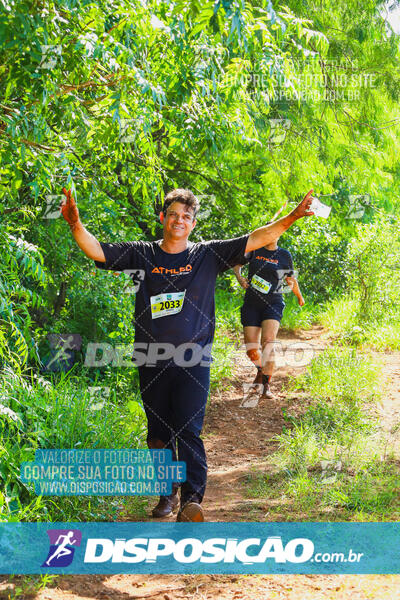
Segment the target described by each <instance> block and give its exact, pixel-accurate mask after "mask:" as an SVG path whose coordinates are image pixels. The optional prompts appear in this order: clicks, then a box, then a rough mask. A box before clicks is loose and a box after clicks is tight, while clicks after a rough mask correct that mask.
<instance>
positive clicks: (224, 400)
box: [0, 327, 400, 600]
mask: <svg viewBox="0 0 400 600" xmlns="http://www.w3.org/2000/svg"><path fill="white" fill-rule="evenodd" d="M280 340H281V342H282V353H281V356H283V357H284V360H283V362H282V358H281V359H280V362H281V364H282V366H280V367H279V368H278V369H277V371H276V374H275V376H274V380H273V385H272V391H273V392H274V393H275V394H276V397H275V399H274V400H272V401H271V400H263V401H260V402H259V404H258V405H257V406H256V407H254V408H244V407H242V406H240V405H241V403H242V399H243V387H242V385H243V383H251V382H252V380H253V378H254V368H253V367H252V366H251V365H250V366H249V362H248V360H247V358H246V355H245V352H244V348H243V347H242V348H241V349H239V350H238V352H237V353H236V355H235V365H236V366H235V371H236V372H235V378H234V381H231V382H229V383H228V384H227V387H226V389H225V390H222V391H220V392H219V393H217V394H214V396H213V398H212V401H211V403H210V405H209V407H208V409H207V414H206V421H205V427H204V436H203V437H204V441H205V445H206V450H207V457H208V464H209V477H208V486H207V491H206V495H205V498H204V508H205V513H206V518H207V521H265V520H269V518H268V506H266V503H265V500H262V499H261V500H260V499H249V498H248V497H246V494H245V485H244V481H245V479H246V476H247V475H248V474H249V473H251V472H253V471H254V470H261V469H262V470H264V471H266V470H268V469H271V466H270V465H269V462H268V457H269V456H270V455H271V453H273V452H274V450H275V449H276V442H275V441H274V436H276V434H278V433H280V432H281V431H282V426H283V425H284V419H283V415H282V409H285V408H287V407H289V406H290V412H291V414H293V413H296V412H297V411H302V410H304V408H303V407H302V400H301V398H300V397H299V396H298V395H297V396H293V397H290V396H288V395H287V394H286V395H285V393H284V392H282V391H281V388H282V385H283V384H284V383H286V382H287V380H288V378H289V376H290V375H296V374H297V375H298V374H299V373H300V372H302V371H303V370H304V367H303V368H301V367H300V368H299V367H295V366H294V365H295V364H299V360H300V359H301V350H300V349H299V347H300V346H301V345H303V346H305V347H306V352H308V353H310V352H311V353H312V354H314V355H315V354H316V353H318V352H320V351H322V350H323V349H324V348H325V347H326V346H327V345H328V344H329V340H328V337H327V335H326V334H325V332H324V331H322V329H321V328H320V327H315V328H313V329H312V330H311V331H307V332H299V333H297V334H296V335H294V334H290V335H287V334H285V333H284V332H282V333H281V334H280ZM296 349H297V355H296V356H297V362H296V360H295V351H296ZM376 356H377V359H378V358H379V359H382V358H383V359H384V361H385V366H384V370H385V375H386V376H387V381H388V393H387V394H386V396H385V399H384V401H383V402H382V406H381V407H378V412H379V414H380V417H381V419H382V426H383V428H384V429H385V431H386V433H387V435H388V438H389V439H390V441H396V440H398V439H399V437H400V373H399V370H398V368H397V367H398V364H399V362H400V353H392V354H390V353H387V354H386V355H384V354H377V355H376ZM278 364H279V363H278ZM153 504H154V499H151V500H150V501H149V509H150V508H151V506H152V505H153ZM148 512H149V511H148ZM125 519H126V520H133V519H132V517H130V518H129V516H128V515H127V516H126V517H125V518H124V520H125ZM134 520H139V519H138V518H137V517H136V519H134ZM144 520H150V519H144ZM165 520H166V521H169V520H172V519H165ZM271 520H272V519H271ZM9 585H10V584H8V583H3V584H1V583H0V598H8V597H9V596H8V594H7V591H6V589H7V587H8V588H9ZM2 594H5V595H2ZM35 598H37V600H48V599H52V600H92V599H101V600H128V599H130V598H132V599H133V598H140V599H144V598H146V599H149V600H177V599H180V598H193V599H194V600H206V599H207V600H216V599H217V598H218V599H222V600H225V599H233V600H241V599H246V600H272V599H279V600H280V599H284V600H294V599H296V600H308V599H312V600H322V599H323V600H330V599H333V600H345V599H346V600H348V599H350V598H352V599H354V600H367V599H372V600H386V599H387V598H391V600H397V599H398V600H400V576H397V575H396V576H395V575H380V576H376V575H361V576H359V575H324V576H322V575H272V576H271V575H261V576H258V575H113V576H100V575H91V576H86V575H74V576H62V577H59V578H58V579H57V582H56V584H55V587H53V586H49V587H46V588H45V589H43V590H41V591H40V592H38V593H37V594H36V596H35Z"/></svg>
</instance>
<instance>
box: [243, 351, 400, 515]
mask: <svg viewBox="0 0 400 600" xmlns="http://www.w3.org/2000/svg"><path fill="white" fill-rule="evenodd" d="M288 388H289V390H290V391H291V392H292V393H293V392H296V391H301V398H302V399H303V402H304V405H305V406H304V407H303V409H301V408H299V407H298V406H297V414H293V415H290V414H288V413H289V409H287V410H286V411H285V412H284V417H285V419H286V424H287V425H286V427H285V428H284V430H283V431H282V433H281V434H280V435H278V436H276V438H275V440H276V441H277V442H278V449H277V451H276V452H275V453H274V454H273V455H272V457H271V459H270V467H269V472H268V473H262V472H258V473H255V474H251V475H249V477H248V478H247V482H246V493H247V494H248V496H250V497H257V498H258V497H261V498H265V499H266V500H267V505H268V507H269V517H268V518H270V519H271V520H318V519H321V520H374V519H376V520H396V519H398V518H399V515H400V496H399V489H400V483H399V479H398V465H397V464H396V459H395V457H394V455H393V453H392V452H391V451H389V452H388V451H387V448H386V444H385V441H384V440H383V439H382V438H381V434H380V431H379V428H378V423H377V421H376V418H375V417H374V416H373V411H372V409H373V407H374V403H375V401H376V400H377V399H379V398H380V397H381V395H382V393H383V385H382V372H381V367H380V365H379V364H376V362H374V361H373V360H372V359H370V358H369V357H368V356H363V355H360V354H357V353H356V351H355V349H354V348H340V347H335V348H331V349H329V350H327V351H326V352H324V353H323V354H322V355H320V356H318V357H317V358H316V359H314V360H313V361H312V363H311V365H310V367H309V369H308V371H307V372H306V373H305V374H303V375H302V376H301V377H299V378H297V379H296V380H295V379H292V380H291V382H290V383H289V385H288ZM292 396H293V394H292ZM299 411H300V414H299Z"/></svg>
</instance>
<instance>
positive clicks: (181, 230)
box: [160, 202, 196, 240]
mask: <svg viewBox="0 0 400 600" xmlns="http://www.w3.org/2000/svg"><path fill="white" fill-rule="evenodd" d="M160 221H161V223H162V224H163V227H164V237H166V236H168V237H169V238H172V239H174V240H182V239H185V238H188V237H189V235H190V232H191V231H192V229H193V228H194V227H195V225H196V220H195V219H194V214H193V210H192V209H191V208H190V207H189V206H186V204H183V203H182V202H173V203H172V204H170V205H169V207H168V208H167V211H166V214H164V213H163V212H161V213H160Z"/></svg>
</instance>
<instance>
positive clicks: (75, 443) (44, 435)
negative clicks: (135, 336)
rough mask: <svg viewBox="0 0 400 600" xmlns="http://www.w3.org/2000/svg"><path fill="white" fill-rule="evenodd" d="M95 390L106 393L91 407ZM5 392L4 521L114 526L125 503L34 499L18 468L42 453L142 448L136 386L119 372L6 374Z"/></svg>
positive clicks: (0, 498) (0, 424)
mask: <svg viewBox="0 0 400 600" xmlns="http://www.w3.org/2000/svg"><path fill="white" fill-rule="evenodd" d="M91 377H94V376H93V375H91ZM92 386H93V387H102V388H109V390H110V393H109V395H108V396H107V397H106V398H104V401H103V402H98V401H97V399H96V400H95V402H94V403H93V396H91V394H90V389H89V388H90V387H92ZM0 388H1V389H2V401H1V404H2V407H3V408H2V411H1V412H0V456H1V467H0V480H1V489H2V491H1V492H0V520H8V521H43V520H49V521H57V520H59V521H73V520H77V521H93V520H114V519H115V518H116V516H117V512H118V507H119V505H120V498H118V497H115V498H114V497H111V498H107V497H103V498H102V497H84V496H77V497H55V496H54V497H41V496H36V495H35V492H34V486H33V484H26V483H23V482H22V481H21V480H20V476H19V475H20V466H21V463H22V462H23V461H32V460H34V456H35V450H36V449H38V448H78V449H79V448H80V449H82V448H96V447H97V448H136V447H144V443H145V418H144V412H143V409H142V408H141V405H140V403H139V402H138V400H139V396H138V393H137V391H135V389H134V386H132V385H131V386H130V385H129V381H128V380H127V379H126V377H125V376H121V375H120V374H118V372H117V371H116V372H115V373H114V374H111V373H110V372H109V373H107V372H106V373H104V374H103V375H102V377H101V378H100V377H95V378H94V379H90V377H89V374H88V372H87V371H85V370H82V372H81V373H79V376H78V375H73V374H72V373H71V374H69V375H65V374H57V375H51V376H49V378H48V379H46V378H44V377H38V376H28V375H26V376H23V375H21V374H17V373H15V372H13V371H11V370H9V369H3V371H2V373H1V374H0ZM132 388H133V389H132Z"/></svg>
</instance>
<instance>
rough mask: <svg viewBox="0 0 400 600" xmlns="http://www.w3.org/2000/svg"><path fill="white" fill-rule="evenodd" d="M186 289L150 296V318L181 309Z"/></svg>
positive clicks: (174, 312) (170, 313) (163, 315)
mask: <svg viewBox="0 0 400 600" xmlns="http://www.w3.org/2000/svg"><path fill="white" fill-rule="evenodd" d="M185 293H186V290H185V291H183V292H171V293H169V294H158V296H150V303H151V318H152V319H158V318H159V317H166V316H167V315H175V314H176V313H178V312H180V311H181V310H182V306H183V300H184V298H185Z"/></svg>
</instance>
